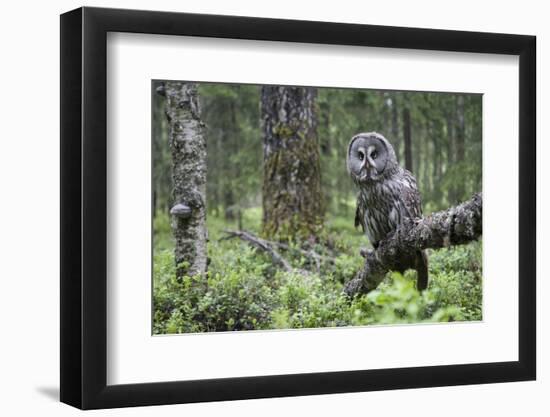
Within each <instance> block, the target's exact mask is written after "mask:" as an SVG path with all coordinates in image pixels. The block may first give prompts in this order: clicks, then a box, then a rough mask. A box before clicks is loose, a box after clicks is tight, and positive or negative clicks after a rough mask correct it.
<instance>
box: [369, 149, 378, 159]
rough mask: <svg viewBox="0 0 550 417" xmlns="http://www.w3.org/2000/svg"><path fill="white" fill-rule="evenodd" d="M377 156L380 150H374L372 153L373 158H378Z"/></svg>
mask: <svg viewBox="0 0 550 417" xmlns="http://www.w3.org/2000/svg"><path fill="white" fill-rule="evenodd" d="M377 156H378V152H376V151H372V153H371V154H370V157H371V158H372V159H376V157H377Z"/></svg>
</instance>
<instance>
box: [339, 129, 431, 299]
mask: <svg viewBox="0 0 550 417" xmlns="http://www.w3.org/2000/svg"><path fill="white" fill-rule="evenodd" d="M347 166H348V171H349V173H350V176H351V178H352V179H353V181H354V183H355V184H356V185H357V187H358V188H359V193H358V195H357V210H356V213H355V226H356V227H357V226H359V225H361V227H362V228H363V231H364V232H365V233H366V235H367V237H368V238H369V240H370V242H371V243H372V245H373V246H374V247H375V248H377V247H378V244H379V242H380V241H381V240H382V239H384V238H385V237H386V236H388V234H390V233H392V232H393V231H394V230H395V229H396V228H397V227H398V226H399V225H400V224H401V223H402V221H403V219H405V218H410V219H414V218H419V217H422V203H421V200H420V193H419V192H418V188H417V185H416V179H415V178H414V176H413V175H412V174H411V173H410V172H409V171H407V170H406V169H403V168H402V167H401V166H399V164H398V163H397V158H396V156H395V151H394V150H393V147H392V146H391V144H390V143H389V142H388V141H387V140H386V138H384V137H383V136H382V135H380V134H378V133H376V132H370V133H360V134H358V135H356V136H354V137H353V138H352V139H351V142H350V144H349V147H348V155H347ZM397 264H399V265H400V266H401V268H400V272H404V271H405V270H407V269H415V270H416V271H417V273H418V284H417V287H418V289H419V290H423V289H425V288H426V287H427V285H428V259H427V256H426V253H425V252H424V251H418V252H417V253H416V254H415V256H414V257H412V258H411V257H406V256H403V257H402V259H399V260H398V262H397Z"/></svg>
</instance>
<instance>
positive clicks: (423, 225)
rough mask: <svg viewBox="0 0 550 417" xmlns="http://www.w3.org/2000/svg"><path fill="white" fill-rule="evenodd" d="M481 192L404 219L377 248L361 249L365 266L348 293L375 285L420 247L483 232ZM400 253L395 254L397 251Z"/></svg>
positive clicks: (462, 239)
mask: <svg viewBox="0 0 550 417" xmlns="http://www.w3.org/2000/svg"><path fill="white" fill-rule="evenodd" d="M482 203H483V201H482V196H481V193H478V194H475V195H474V196H473V197H472V198H471V199H470V200H468V201H466V202H464V203H462V204H460V205H458V206H456V207H451V208H449V209H447V210H444V211H439V212H437V213H433V214H431V215H430V216H427V217H424V218H421V219H414V220H407V221H405V222H404V223H403V224H402V225H401V226H400V227H399V228H398V229H397V230H396V231H395V233H393V234H392V235H390V236H389V237H388V238H386V239H384V240H382V241H381V242H380V243H379V245H378V248H377V249H376V250H371V251H366V252H364V253H362V255H363V256H364V257H365V264H364V266H363V269H362V270H360V271H359V272H357V274H356V275H355V278H353V279H352V280H351V281H349V282H348V283H347V284H346V286H345V289H344V291H345V293H346V294H347V295H349V296H353V295H355V294H360V293H367V292H369V291H371V290H373V289H375V288H376V287H377V286H378V285H379V284H380V283H381V282H382V280H383V279H384V277H385V275H386V273H387V272H388V271H391V270H394V269H398V268H397V266H396V265H395V262H396V259H400V258H401V257H402V256H403V255H404V256H406V255H407V254H414V253H415V252H416V251H418V250H421V249H437V248H443V247H448V246H451V245H460V244H463V243H467V242H471V241H473V240H476V239H478V238H479V237H480V236H481V235H482V206H483V204H482ZM398 253H399V254H400V256H396V255H397V254H398Z"/></svg>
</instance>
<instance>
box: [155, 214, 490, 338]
mask: <svg viewBox="0 0 550 417" xmlns="http://www.w3.org/2000/svg"><path fill="white" fill-rule="evenodd" d="M260 223H261V210H260V209H258V208H252V209H248V210H245V211H244V212H243V217H242V225H243V229H245V230H248V231H251V232H253V233H259V231H260ZM153 227H154V251H153V258H154V259H153V264H154V267H153V281H154V282H153V284H154V285H153V289H154V291H153V304H154V306H153V307H154V310H153V314H154V320H153V332H154V333H155V334H174V333H189V332H210V331H233V330H268V329H290V328H313V327H338V326H363V325H377V324H378V325H386V324H399V323H420V322H448V321H471V320H481V319H482V311H481V308H482V253H481V248H482V244H481V242H473V243H470V244H467V245H461V246H457V247H453V248H450V249H439V250H434V251H430V254H429V257H430V262H429V268H430V284H429V287H428V289H427V290H426V291H424V292H422V293H419V292H418V291H417V290H416V289H415V285H416V284H415V282H416V279H415V272H414V271H408V272H406V273H405V274H404V275H401V274H399V273H389V274H388V275H387V277H386V279H385V280H384V281H383V282H382V284H381V285H380V286H379V287H378V288H377V289H376V290H374V291H372V292H371V293H369V294H366V295H361V296H357V297H355V298H354V299H352V300H349V299H347V298H346V297H345V296H344V295H343V294H342V289H343V285H344V283H345V282H346V281H347V280H349V279H351V278H353V276H354V274H355V272H356V271H357V270H358V269H359V268H360V267H361V265H362V258H361V257H360V256H359V249H360V248H361V247H363V246H367V243H368V242H367V241H366V238H365V237H364V236H363V235H362V234H361V233H360V232H359V231H357V230H355V229H354V228H353V224H352V223H350V221H349V219H348V218H346V219H344V218H340V217H329V218H328V219H327V221H326V224H325V227H324V229H323V232H322V233H321V234H320V236H319V239H318V242H308V246H307V248H306V249H307V250H310V249H313V250H314V251H315V252H316V253H319V254H321V255H323V256H326V257H328V258H331V259H333V262H321V264H320V265H319V266H318V265H317V263H316V262H314V261H313V259H312V257H311V256H307V255H305V254H304V252H303V251H298V250H293V249H291V250H289V251H285V252H283V255H284V256H285V257H286V258H287V259H288V260H290V262H291V263H292V265H293V266H294V267H296V268H297V269H298V270H308V271H311V272H309V273H307V274H302V273H299V272H291V273H290V272H283V271H281V270H280V269H278V268H276V267H274V266H273V264H272V262H271V259H270V258H269V256H268V255H266V254H265V253H261V252H258V251H256V250H254V249H252V248H251V247H250V246H249V245H248V244H247V243H245V242H242V241H241V240H239V239H228V240H221V241H220V238H221V237H223V236H224V233H223V230H225V229H236V228H237V227H236V225H234V224H228V223H227V222H226V221H225V220H223V219H220V218H217V217H214V216H209V217H208V233H209V243H208V256H209V259H210V263H209V267H208V273H207V276H206V277H194V278H189V277H184V278H183V279H182V280H178V279H176V276H175V265H174V260H173V253H172V252H173V242H172V240H171V238H170V225H169V218H168V216H163V215H160V214H157V216H156V217H155V221H154V224H153ZM290 246H291V248H292V247H294V248H298V247H300V248H301V249H303V248H304V245H303V244H300V243H299V242H291V243H290Z"/></svg>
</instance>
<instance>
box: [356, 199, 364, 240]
mask: <svg viewBox="0 0 550 417" xmlns="http://www.w3.org/2000/svg"><path fill="white" fill-rule="evenodd" d="M360 198H361V197H360V196H357V203H356V206H357V208H356V209H355V227H358V226H359V225H361V229H363V233H365V208H364V205H363V204H362V203H361V199H360Z"/></svg>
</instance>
